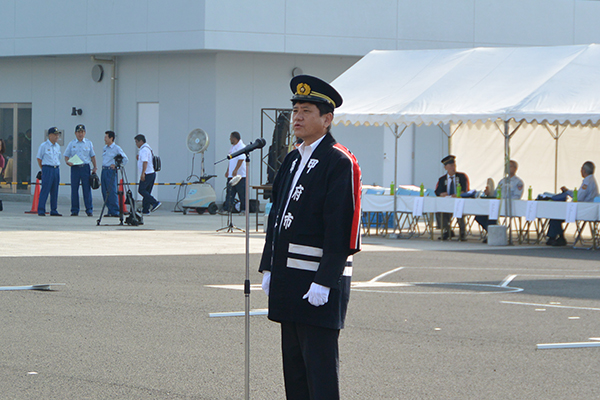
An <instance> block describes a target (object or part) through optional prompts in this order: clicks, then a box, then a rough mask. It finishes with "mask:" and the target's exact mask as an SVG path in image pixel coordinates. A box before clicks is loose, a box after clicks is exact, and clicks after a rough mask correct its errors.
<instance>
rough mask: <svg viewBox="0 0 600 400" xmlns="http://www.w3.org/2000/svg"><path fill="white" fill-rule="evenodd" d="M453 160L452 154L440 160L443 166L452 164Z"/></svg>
mask: <svg viewBox="0 0 600 400" xmlns="http://www.w3.org/2000/svg"><path fill="white" fill-rule="evenodd" d="M455 159H456V157H455V156H453V155H452V154H450V155H449V156H446V157H444V158H442V164H444V165H448V164H454V160H455Z"/></svg>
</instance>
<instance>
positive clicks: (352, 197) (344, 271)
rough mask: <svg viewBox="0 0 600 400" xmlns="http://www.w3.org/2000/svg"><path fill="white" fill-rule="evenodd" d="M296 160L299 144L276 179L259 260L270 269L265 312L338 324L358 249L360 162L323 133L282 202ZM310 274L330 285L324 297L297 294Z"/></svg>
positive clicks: (303, 290)
mask: <svg viewBox="0 0 600 400" xmlns="http://www.w3.org/2000/svg"><path fill="white" fill-rule="evenodd" d="M300 161H301V156H300V152H299V151H298V150H294V151H292V152H290V153H289V154H288V155H287V156H286V158H285V160H284V161H283V164H282V165H281V167H280V169H279V172H278V173H277V176H276V178H275V181H274V182H273V197H272V201H273V207H272V209H271V212H270V214H269V223H268V227H267V236H266V243H265V248H264V251H263V255H262V259H261V263H260V268H259V271H261V272H262V271H271V286H270V289H269V319H271V320H273V321H277V322H282V321H288V322H298V323H304V324H309V325H314V326H321V327H325V328H331V329H341V328H343V326H344V319H345V315H346V309H347V305H348V299H349V295H350V280H351V275H352V266H351V261H349V259H350V260H351V257H349V256H351V255H352V254H354V253H356V252H358V251H360V230H359V226H360V216H361V214H360V213H361V210H360V196H361V173H360V168H359V166H358V162H357V161H356V158H355V157H354V155H352V153H350V151H348V149H346V148H345V147H344V146H342V145H340V144H338V143H336V141H335V139H334V138H333V137H332V136H331V134H329V133H328V134H326V135H325V137H324V138H323V140H322V141H321V143H319V145H318V146H317V148H316V149H315V150H314V151H313V153H312V155H311V157H310V160H309V161H308V162H307V164H306V167H305V168H304V170H303V172H302V175H301V176H300V178H299V179H298V182H297V183H296V186H295V187H294V188H293V189H292V192H291V193H292V197H291V198H290V201H289V204H288V207H287V209H285V206H286V203H287V200H288V195H289V193H290V185H291V184H292V181H293V178H294V175H295V173H296V169H297V168H298V166H299V165H300ZM284 209H285V215H282V214H283V212H284ZM312 282H316V283H318V284H320V285H323V286H327V287H329V288H330V292H329V301H328V302H327V303H326V304H325V305H323V306H320V307H315V306H313V305H311V304H309V302H308V300H307V299H302V297H303V296H304V294H305V293H306V292H308V290H309V288H310V285H311V283H312Z"/></svg>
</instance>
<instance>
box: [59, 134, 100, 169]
mask: <svg viewBox="0 0 600 400" xmlns="http://www.w3.org/2000/svg"><path fill="white" fill-rule="evenodd" d="M75 154H77V155H78V156H79V158H81V161H83V163H84V164H89V163H91V162H92V157H95V156H96V153H94V145H93V144H92V142H91V141H90V140H87V139H86V138H83V140H82V141H81V142H80V141H79V140H77V139H73V140H72V141H71V142H70V143H69V144H68V145H67V149H66V150H65V153H64V154H63V155H64V156H65V157H68V158H71V157H73V156H74V155H75Z"/></svg>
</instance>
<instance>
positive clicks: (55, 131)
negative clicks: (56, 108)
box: [48, 126, 60, 135]
mask: <svg viewBox="0 0 600 400" xmlns="http://www.w3.org/2000/svg"><path fill="white" fill-rule="evenodd" d="M51 133H55V134H57V135H58V134H59V133H60V132H59V131H58V128H57V127H55V126H53V127H52V128H50V129H48V135H50V134H51Z"/></svg>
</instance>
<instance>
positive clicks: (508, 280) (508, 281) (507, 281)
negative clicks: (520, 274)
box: [500, 275, 517, 287]
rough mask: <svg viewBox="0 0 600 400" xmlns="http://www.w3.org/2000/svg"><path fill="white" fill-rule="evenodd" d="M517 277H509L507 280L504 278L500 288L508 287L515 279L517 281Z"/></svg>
mask: <svg viewBox="0 0 600 400" xmlns="http://www.w3.org/2000/svg"><path fill="white" fill-rule="evenodd" d="M516 277H517V275H509V276H507V277H506V278H504V280H503V281H502V283H501V284H500V286H502V287H507V286H508V284H509V283H510V282H512V280H513V279H515V278H516Z"/></svg>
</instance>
